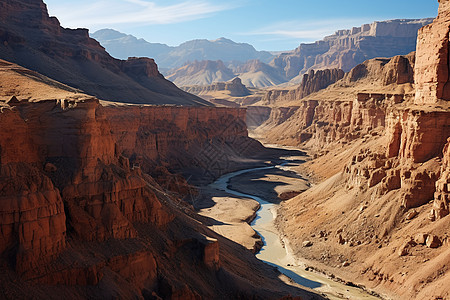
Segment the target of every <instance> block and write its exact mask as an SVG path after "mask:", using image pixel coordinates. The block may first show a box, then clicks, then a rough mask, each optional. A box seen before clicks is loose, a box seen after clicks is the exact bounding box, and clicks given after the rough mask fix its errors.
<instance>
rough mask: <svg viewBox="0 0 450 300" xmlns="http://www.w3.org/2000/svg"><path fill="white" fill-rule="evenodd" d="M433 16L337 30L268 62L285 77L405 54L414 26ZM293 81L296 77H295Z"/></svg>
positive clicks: (411, 42)
mask: <svg viewBox="0 0 450 300" xmlns="http://www.w3.org/2000/svg"><path fill="white" fill-rule="evenodd" d="M431 21H432V19H422V20H390V21H383V22H374V23H372V24H364V25H362V26H361V27H354V28H352V29H350V30H339V31H337V32H336V33H335V34H334V35H331V36H328V37H325V38H324V39H323V40H321V41H317V42H315V43H313V44H301V45H300V46H299V47H298V48H297V49H295V50H294V51H293V52H289V53H283V54H281V55H279V56H278V57H276V58H274V60H273V61H272V62H271V65H272V66H275V67H277V68H279V69H281V70H283V72H284V74H285V76H286V77H287V78H288V79H293V78H295V77H297V78H298V80H297V81H300V79H301V77H298V76H299V75H300V76H302V75H303V74H305V73H307V72H308V71H309V70H311V69H314V70H319V69H325V68H339V69H342V70H344V71H345V72H348V71H349V70H351V69H352V68H353V67H355V66H356V65H358V64H360V63H362V62H364V61H365V60H367V59H372V58H375V57H392V56H395V55H404V54H407V53H410V52H411V51H414V50H415V48H416V39H417V30H418V29H419V28H421V27H422V26H424V25H426V24H429V23H431ZM294 81H295V79H294Z"/></svg>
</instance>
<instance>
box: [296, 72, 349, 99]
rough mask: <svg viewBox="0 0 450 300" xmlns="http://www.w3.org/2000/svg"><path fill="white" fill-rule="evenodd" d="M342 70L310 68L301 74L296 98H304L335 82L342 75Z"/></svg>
mask: <svg viewBox="0 0 450 300" xmlns="http://www.w3.org/2000/svg"><path fill="white" fill-rule="evenodd" d="M344 74H345V73H344V71H342V70H341V69H325V70H317V71H314V70H311V71H309V72H308V74H305V75H303V80H302V82H301V83H300V86H299V87H298V90H299V96H298V99H301V98H304V97H306V96H308V95H309V94H312V93H314V92H317V91H320V90H321V89H324V88H326V87H327V86H329V85H331V84H333V83H335V82H336V81H338V80H340V79H342V78H343V77H344Z"/></svg>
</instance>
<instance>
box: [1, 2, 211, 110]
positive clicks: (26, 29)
mask: <svg viewBox="0 0 450 300" xmlns="http://www.w3.org/2000/svg"><path fill="white" fill-rule="evenodd" d="M1 10H2V13H1V15H0V18H1V19H0V58H2V59H5V60H7V61H10V62H13V63H17V64H19V65H21V66H23V67H26V68H28V69H31V70H33V71H37V72H39V73H41V74H43V75H46V76H48V77H50V78H52V79H54V80H57V81H59V82H62V83H64V84H67V85H69V86H71V87H74V88H78V89H80V90H83V91H84V92H86V93H88V94H90V95H95V96H97V97H98V98H101V99H104V100H113V101H119V102H127V103H148V104H176V105H209V103H208V102H206V101H204V100H203V99H200V98H198V97H196V96H193V95H190V94H188V93H185V92H183V91H181V90H179V89H178V88H177V87H176V86H175V85H173V84H172V83H171V82H169V81H167V80H165V79H164V77H163V76H162V75H161V74H160V73H159V72H158V69H157V66H156V64H155V62H154V61H153V60H151V59H136V58H131V59H129V60H127V61H122V60H117V59H114V58H112V57H111V56H110V55H109V54H108V53H107V52H106V51H105V49H104V48H103V47H102V46H100V44H99V43H98V42H97V41H95V40H94V39H91V38H89V35H88V31H87V29H75V30H73V29H67V28H62V27H61V26H60V24H59V22H58V20H57V19H56V18H55V17H49V15H48V12H47V8H46V5H45V4H44V3H43V2H42V1H40V0H27V1H19V0H8V1H3V2H2V4H1Z"/></svg>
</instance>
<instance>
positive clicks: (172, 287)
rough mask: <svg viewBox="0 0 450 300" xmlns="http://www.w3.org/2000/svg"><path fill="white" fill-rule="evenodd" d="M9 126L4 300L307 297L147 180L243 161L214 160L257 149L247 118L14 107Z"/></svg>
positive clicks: (55, 105)
mask: <svg viewBox="0 0 450 300" xmlns="http://www.w3.org/2000/svg"><path fill="white" fill-rule="evenodd" d="M0 123H1V126H2V128H4V130H2V132H1V133H0V264H1V265H2V268H3V272H2V273H1V274H0V288H1V289H2V291H3V293H4V295H5V297H6V298H7V299H9V298H11V299H12V298H29V297H35V298H46V295H47V296H48V295H51V296H52V297H60V296H62V295H67V294H70V295H71V297H72V298H86V297H87V298H105V297H106V298H109V297H113V296H114V297H120V298H142V297H157V298H158V297H165V298H170V299H178V298H183V299H186V298H193V299H201V298H205V299H208V298H217V297H226V298H249V297H250V296H251V295H255V294H258V295H260V296H261V297H263V298H267V297H268V298H272V297H275V298H278V297H281V296H283V295H287V294H298V295H307V294H305V293H304V292H302V291H300V290H297V289H293V288H290V287H288V286H285V285H284V284H283V283H280V282H278V279H277V278H276V275H274V276H272V275H270V274H271V272H272V271H271V270H269V269H267V266H265V265H264V264H263V263H260V262H258V261H257V260H256V258H255V257H254V256H252V254H251V253H250V252H248V251H246V250H245V249H243V248H242V247H240V246H238V245H236V244H234V243H231V242H230V241H228V240H226V239H224V238H223V237H221V236H219V235H217V234H215V233H214V232H212V231H209V230H208V229H207V228H206V227H205V226H203V225H201V223H200V222H199V221H197V220H195V218H196V214H194V213H193V212H192V211H191V210H189V208H188V207H187V205H186V204H183V202H182V201H181V199H180V197H181V196H182V195H179V194H177V193H174V192H173V191H169V190H166V189H164V188H163V187H161V186H160V185H159V184H158V183H157V182H156V181H155V180H154V179H153V178H152V177H151V176H150V175H149V174H148V173H152V172H155V173H158V172H159V175H158V176H159V179H160V180H163V177H164V176H162V175H161V174H162V173H165V176H170V174H168V172H167V171H164V170H162V169H161V168H162V167H161V164H163V165H164V166H166V167H167V168H179V169H182V168H189V167H195V164H196V163H198V162H199V161H201V160H202V159H205V158H209V159H210V161H208V163H215V161H214V159H215V158H216V157H217V156H220V157H221V159H222V160H219V159H216V161H224V157H225V156H226V155H230V156H232V155H238V152H226V151H223V152H216V151H217V149H218V148H220V147H222V148H224V149H225V150H226V149H233V147H232V145H233V144H234V146H236V148H239V147H240V146H242V143H241V142H242V141H245V140H248V138H247V131H246V127H245V111H244V110H241V109H226V108H223V109H215V108H207V107H204V108H201V107H198V108H181V107H169V106H167V107H153V106H144V107H138V106H108V107H103V106H102V105H100V103H99V101H98V100H97V99H95V98H89V97H85V98H81V97H79V98H71V99H64V100H48V101H40V102H28V101H27V100H22V101H19V100H17V99H16V98H13V99H12V100H11V101H9V102H8V104H4V105H3V107H2V112H1V113H0ZM227 151H228V150H227ZM202 152H203V153H204V154H203V155H200V154H201V153H202ZM199 155H200V156H199ZM208 155H209V156H208ZM130 160H131V161H132V163H131V164H130ZM152 166H153V167H155V169H154V170H152V168H151V167H152ZM207 166H208V167H211V165H207ZM196 167H197V168H198V169H199V170H201V169H202V168H204V167H205V166H204V165H200V166H196ZM222 167H223V168H222V169H220V170H221V171H226V170H227V169H226V167H227V168H232V167H233V166H232V165H230V164H228V165H224V166H222ZM216 171H217V170H216ZM147 172H148V173H147ZM217 172H218V171H217ZM217 172H213V173H214V174H203V173H201V175H202V176H217V174H219V173H217ZM210 178H211V177H210ZM178 192H182V190H181V189H178ZM248 261H251V262H252V263H251V264H248ZM180 266H183V267H182V268H180ZM236 270H239V272H237V271H236ZM264 273H266V274H269V275H268V276H267V275H263V274H264ZM255 274H260V275H258V276H257V277H256V278H255V277H254V276H255ZM11 278H15V279H14V281H13V280H12V279H11ZM205 278H208V280H206V279H205ZM264 278H266V279H264ZM261 285H267V286H270V290H264V291H261V290H260V289H259V287H260V286H261ZM18 286H20V288H19V287H18ZM224 295H225V296H224Z"/></svg>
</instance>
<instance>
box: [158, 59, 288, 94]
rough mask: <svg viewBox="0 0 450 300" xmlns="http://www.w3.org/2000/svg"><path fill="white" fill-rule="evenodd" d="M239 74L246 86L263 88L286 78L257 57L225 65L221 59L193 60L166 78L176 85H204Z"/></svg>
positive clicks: (281, 81) (172, 71)
mask: <svg viewBox="0 0 450 300" xmlns="http://www.w3.org/2000/svg"><path fill="white" fill-rule="evenodd" d="M237 76H239V78H240V79H241V80H242V83H243V84H244V85H246V86H248V87H256V88H263V87H268V86H273V85H278V84H281V83H284V82H286V81H287V79H286V78H285V77H284V76H283V75H282V74H281V72H280V71H279V70H277V69H276V68H274V67H272V66H269V65H268V64H265V63H263V62H261V61H259V60H257V59H254V60H249V61H247V62H245V63H242V62H233V63H230V64H228V66H225V64H224V63H223V62H222V61H221V60H218V61H211V60H203V61H194V62H193V63H189V64H186V65H184V66H183V67H181V68H178V69H174V70H171V71H170V72H169V73H168V75H167V79H168V80H170V81H172V82H173V83H175V84H176V85H178V86H180V87H181V86H184V87H185V86H206V85H210V84H213V83H218V82H225V81H228V80H231V79H233V78H235V77H237Z"/></svg>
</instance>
